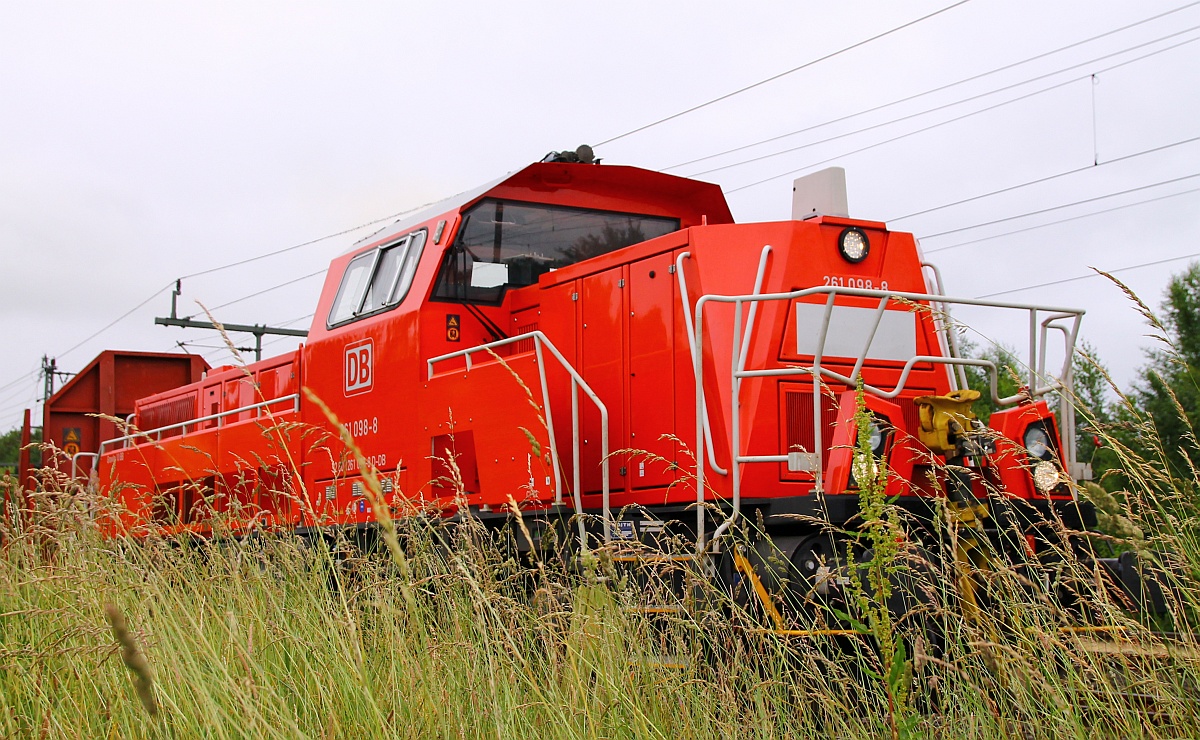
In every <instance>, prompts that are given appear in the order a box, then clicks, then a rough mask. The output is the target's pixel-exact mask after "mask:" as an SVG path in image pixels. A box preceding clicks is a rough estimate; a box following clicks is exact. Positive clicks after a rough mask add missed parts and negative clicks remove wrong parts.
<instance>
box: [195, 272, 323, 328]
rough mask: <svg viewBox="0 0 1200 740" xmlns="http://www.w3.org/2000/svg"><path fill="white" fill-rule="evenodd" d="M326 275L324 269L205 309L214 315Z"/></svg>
mask: <svg viewBox="0 0 1200 740" xmlns="http://www.w3.org/2000/svg"><path fill="white" fill-rule="evenodd" d="M325 273H326V270H325V269H324V268H322V269H320V270H316V271H315V272H310V273H308V274H307V275H301V276H300V277H298V278H292V279H291V280H287V281H285V282H282V283H279V284H277V285H272V286H270V287H269V288H263V289H262V290H256V291H254V292H253V293H249V294H247V295H244V296H241V297H240V298H234V299H233V300H231V301H226V302H225V303H222V304H220V305H216V306H205V308H207V309H208V312H209V313H212V312H213V311H217V310H220V309H222V308H227V307H229V306H232V305H234V304H236V303H241V302H242V301H248V300H250V299H251V298H257V297H258V296H260V295H264V294H266V293H270V292H272V291H275V290H279V289H280V288H286V287H287V286H289V285H295V284H296V283H300V282H304V281H305V280H311V279H312V278H315V277H316V276H318V275H324V274H325ZM198 315H199V314H193V315H191V316H187V317H185V318H188V319H192V318H195V317H196V316H198Z"/></svg>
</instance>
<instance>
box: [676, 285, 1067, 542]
mask: <svg viewBox="0 0 1200 740" xmlns="http://www.w3.org/2000/svg"><path fill="white" fill-rule="evenodd" d="M938 282H939V285H938V288H939V289H940V276H939V280H938ZM818 295H826V296H827V299H826V301H825V306H824V308H825V311H824V314H823V318H822V322H821V327H820V329H819V332H818V337H817V344H816V348H815V353H814V354H813V363H812V365H811V366H809V367H801V366H791V367H783V368H775V369H767V370H745V369H743V368H744V366H745V358H744V356H743V355H744V353H745V352H746V348H747V347H748V345H749V341H750V338H749V337H748V336H747V337H744V338H743V337H742V336H740V330H741V317H742V306H743V304H745V303H750V304H751V307H754V306H756V305H757V304H758V302H760V301H789V302H790V301H794V300H796V299H798V298H804V297H807V296H818ZM837 296H857V297H863V298H878V299H879V305H878V306H877V307H876V310H875V312H874V321H873V322H872V324H871V326H870V331H869V332H868V334H867V341H866V342H865V346H864V347H863V349H862V351H861V353H860V354H859V356H858V357H856V358H855V359H854V366H853V370H852V372H851V374H850V375H849V376H846V375H843V374H841V373H838V372H835V371H833V370H830V369H828V368H824V367H822V366H821V363H822V360H823V353H824V351H825V343H826V339H827V335H828V331H829V325H830V319H831V317H832V312H833V308H834V306H835V304H834V300H835V298H836V297H837ZM892 301H903V302H908V303H919V302H924V303H930V304H936V305H940V306H941V307H943V310H947V309H945V307H946V306H947V305H948V304H962V305H973V306H982V307H988V308H1005V309H1014V310H1020V311H1027V312H1028V313H1029V321H1030V347H1029V351H1030V355H1029V362H1028V366H1029V385H1028V388H1027V389H1026V390H1024V391H1023V392H1021V393H1017V394H1015V395H1012V396H1007V397H1004V398H1000V396H999V392H998V377H997V370H996V367H995V364H994V363H992V362H990V361H988V360H972V359H966V358H959V357H956V356H948V357H942V356H937V355H917V356H914V357H911V358H910V359H909V360H907V361H906V362H905V364H904V367H903V369H902V370H901V373H900V377H899V379H898V380H897V381H896V386H895V387H894V388H893V389H892V390H890V391H887V390H884V389H882V388H877V387H875V386H872V385H869V384H865V383H864V384H863V388H864V390H865V391H867V392H869V393H871V394H872V395H875V396H878V397H881V398H889V399H890V398H895V397H897V396H898V395H899V394H900V393H901V392H902V391H903V390H904V387H905V384H906V383H907V381H908V377H909V375H910V374H911V372H912V370H913V368H914V367H915V366H916V365H917V364H918V363H931V364H945V365H955V366H959V367H960V368H962V367H963V366H976V367H983V368H985V369H986V370H988V376H989V384H990V391H991V396H992V400H993V401H994V402H996V404H997V405H1001V406H1003V405H1009V404H1012V403H1016V402H1018V401H1020V400H1022V399H1024V398H1036V397H1038V396H1042V395H1045V394H1046V393H1049V392H1051V391H1054V390H1059V389H1062V388H1064V387H1066V384H1068V383H1070V381H1071V373H1070V365H1071V360H1072V355H1073V350H1074V345H1075V340H1076V338H1077V337H1078V333H1079V324H1080V321H1081V320H1082V317H1083V314H1084V311H1083V310H1077V309H1070V308H1060V307H1054V306H1036V305H1030V304H1021V303H1009V302H1002V301H987V300H983V299H977V298H950V297H948V296H946V295H945V294H935V293H910V292H902V291H886V290H873V289H868V288H843V287H838V286H821V287H814V288H808V289H803V290H795V291H790V292H787V293H769V294H759V293H758V292H757V291H755V293H753V294H750V295H738V296H728V295H715V294H712V295H704V296H701V297H700V298H699V299H698V300H697V301H696V304H695V318H694V321H692V322H689V323H690V324H691V325H692V326H694V332H692V333H691V336H690V338H691V339H692V345H693V346H692V353H693V357H694V358H695V357H697V356H699V355H700V353H701V352H702V350H703V346H704V344H703V341H704V340H703V329H704V306H705V305H706V304H707V303H710V302H717V303H732V304H734V326H733V332H732V335H733V341H732V347H731V351H732V358H731V360H732V367H733V372H732V373H731V386H732V387H731V408H730V421H729V423H730V425H731V426H730V444H731V450H730V469H731V472H732V494H733V496H732V501H731V502H730V503H731V505H732V512H731V514H730V516H729V518H728V519H727V520H726V522H725V523H724V524H722V525H721V526H720V527H719V528H718V529H717V530H716V532H715V533H714V536H713V539H715V538H716V537H718V536H720V535H721V534H722V533H723V532H725V531H726V530H727V529H728V528H729V525H731V524H732V522H733V521H734V520H735V519H736V518H737V517H738V516H739V514H740V507H741V485H740V483H741V475H740V465H741V463H745V462H782V461H785V460H787V456H786V455H742V454H741V449H740V444H741V436H740V424H741V419H740V403H739V395H740V394H739V389H740V387H741V385H740V384H741V380H742V379H744V378H751V377H777V376H785V375H809V376H811V377H812V378H813V379H814V382H813V396H814V403H813V432H814V441H815V446H816V455H817V465H816V470H815V471H814V478H815V492H816V493H818V494H819V493H820V492H821V491H822V490H823V482H824V459H823V458H824V446H823V445H822V440H821V434H822V429H821V422H820V420H821V400H822V399H821V385H822V384H821V383H820V382H819V379H821V378H830V379H833V380H837V381H839V382H842V383H844V384H846V385H847V386H849V387H851V388H853V387H855V386H856V385H857V384H858V382H859V380H860V375H861V372H862V368H863V365H864V364H865V362H866V360H867V353H868V352H869V351H870V346H871V343H872V341H873V339H874V336H875V333H876V332H877V331H878V329H879V325H880V323H881V321H882V318H883V316H884V311H885V310H886V309H887V307H888V304H889V303H890V302H892ZM1039 311H1041V312H1045V313H1049V314H1051V315H1050V316H1048V317H1045V318H1043V319H1042V321H1041V322H1040V323H1039V321H1038V318H1039V317H1038V312H1039ZM1063 319H1073V322H1072V323H1071V325H1070V326H1069V327H1068V326H1064V325H1062V324H1061V323H1056V322H1060V321H1061V320H1063ZM1039 327H1040V329H1041V331H1040V335H1039V331H1038V330H1039ZM750 328H751V327H748V330H749V329H750ZM1049 329H1057V330H1059V331H1062V332H1063V335H1064V344H1065V348H1066V354H1065V358H1064V368H1063V370H1062V371H1060V374H1059V378H1058V380H1057V381H1056V382H1052V383H1048V384H1045V385H1040V384H1039V378H1045V377H1046V376H1045V372H1044V371H1045V362H1046V354H1047V352H1046V349H1047V347H1046V345H1047V336H1046V335H1047V332H1048V330H1049ZM951 342H953V340H951ZM947 349H951V348H947ZM951 353H952V354H953V350H952V349H951ZM693 370H694V372H695V376H696V377H695V381H696V413H697V425H696V426H697V429H696V438H697V441H699V440H700V438H701V435H702V434H705V433H706V432H707V431H708V430H707V429H705V428H704V425H703V424H702V422H701V420H700V414H701V413H702V411H703V410H705V409H706V403H705V399H704V382H703V364H702V362H700V361H698V360H694V361H693ZM960 372H962V371H961V370H960ZM1073 456H1074V445H1073V444H1066V445H1064V463H1065V464H1066V466H1067V469H1068V470H1071V469H1073V467H1074V465H1073V464H1074V459H1073ZM704 477H705V474H704V466H702V465H697V466H696V503H697V536H696V543H697V545H696V546H697V551H698V552H700V553H703V552H704V550H705V548H706V543H705V531H704V530H705V527H704V519H705V516H704Z"/></svg>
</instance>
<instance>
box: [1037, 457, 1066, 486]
mask: <svg viewBox="0 0 1200 740" xmlns="http://www.w3.org/2000/svg"><path fill="white" fill-rule="evenodd" d="M1061 480H1062V476H1060V475H1059V474H1058V466H1057V465H1055V464H1054V463H1052V462H1050V461H1048V460H1042V461H1041V462H1039V463H1038V464H1037V465H1034V466H1033V484H1034V485H1035V486H1037V489H1038V490H1039V491H1041V492H1042V493H1046V492H1047V491H1049V490H1050V489H1052V488H1054V487H1055V486H1057V485H1058V484H1059V483H1060V482H1061Z"/></svg>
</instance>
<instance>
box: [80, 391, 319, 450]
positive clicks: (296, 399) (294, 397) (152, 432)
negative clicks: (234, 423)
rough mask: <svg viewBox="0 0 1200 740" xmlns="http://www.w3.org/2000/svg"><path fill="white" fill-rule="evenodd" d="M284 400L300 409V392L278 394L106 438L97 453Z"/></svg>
mask: <svg viewBox="0 0 1200 740" xmlns="http://www.w3.org/2000/svg"><path fill="white" fill-rule="evenodd" d="M285 401H291V402H292V411H299V410H300V394H299V393H293V394H291V395H288V396H280V397H279V398H273V399H271V400H270V401H261V402H259V403H253V404H250V405H249V406H241V407H239V408H236V409H230V410H229V411H222V412H220V413H216V414H209V415H208V416H201V417H199V418H196V419H188V420H187V421H181V422H178V423H176V424H169V425H167V426H163V427H157V428H155V429H148V430H146V431H144V432H143V431H140V430H139V431H136V432H134V433H133V434H126V435H125V436H123V437H114V438H113V439H106V440H104V441H103V442H101V443H100V451H99V453H98V454H100V455H103V454H104V448H105V447H107V446H109V445H116V444H118V443H124V442H128V441H130V440H135V439H142V440H145V441H150V437H151V436H153V437H154V440H153V441H155V442H159V441H162V435H163V432H169V431H171V430H172V429H182V430H183V435H185V436H186V435H187V433H188V429H187V428H188V427H190V426H196V425H199V424H204V423H205V422H209V421H213V420H215V421H216V422H217V427H221V426H222V424H221V422H222V420H223V419H225V418H226V417H229V416H233V415H234V414H242V413H245V412H247V411H255V412H257V411H261V410H262V409H264V408H267V407H268V406H274V405H275V404H278V403H284V402H285ZM261 417H262V414H261V413H256V414H255V415H254V418H255V419H258V418H261ZM139 444H140V443H139Z"/></svg>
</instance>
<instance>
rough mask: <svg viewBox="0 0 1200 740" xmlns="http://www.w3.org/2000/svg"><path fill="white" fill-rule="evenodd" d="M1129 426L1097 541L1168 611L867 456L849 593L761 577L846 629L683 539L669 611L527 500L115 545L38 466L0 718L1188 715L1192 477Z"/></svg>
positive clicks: (196, 725)
mask: <svg viewBox="0 0 1200 740" xmlns="http://www.w3.org/2000/svg"><path fill="white" fill-rule="evenodd" d="M860 426H861V427H862V428H865V425H860ZM1110 443H1111V444H1114V445H1116V444H1119V443H1118V442H1117V440H1115V439H1114V440H1111V441H1110ZM1150 449H1151V451H1152V454H1149V455H1147V454H1141V455H1139V454H1137V453H1135V452H1134V451H1133V450H1130V449H1128V448H1120V450H1121V454H1122V455H1123V459H1124V461H1125V465H1126V466H1127V475H1128V479H1129V480H1130V481H1131V484H1130V490H1129V491H1127V492H1125V493H1124V494H1123V495H1121V496H1118V497H1115V498H1113V499H1111V500H1108V501H1106V502H1105V506H1106V507H1108V508H1109V509H1111V511H1109V512H1108V513H1109V515H1110V516H1113V517H1117V518H1118V520H1120V521H1122V522H1124V523H1125V524H1127V525H1128V526H1127V527H1125V528H1124V529H1121V528H1115V529H1113V530H1112V532H1113V533H1111V534H1108V535H1104V536H1103V537H1099V538H1093V539H1092V540H1091V544H1092V545H1093V546H1096V547H1099V548H1101V549H1102V550H1103V549H1107V550H1112V551H1114V552H1115V551H1118V550H1122V549H1134V550H1137V551H1139V552H1141V553H1142V555H1143V558H1144V560H1145V562H1147V563H1150V564H1153V565H1154V566H1155V567H1161V568H1164V569H1165V570H1166V572H1167V574H1166V575H1165V576H1164V578H1165V579H1168V580H1170V582H1171V584H1170V585H1171V586H1172V587H1173V588H1171V589H1170V599H1169V600H1168V601H1169V613H1168V614H1167V615H1165V616H1162V617H1159V618H1156V619H1149V618H1144V617H1142V616H1139V615H1138V614H1137V613H1136V612H1134V611H1133V610H1131V609H1130V608H1129V607H1130V604H1128V603H1127V602H1124V601H1122V597H1121V596H1120V594H1119V593H1115V592H1114V591H1113V590H1112V589H1111V588H1109V587H1107V586H1106V584H1105V579H1104V577H1103V571H1102V569H1101V568H1100V567H1099V566H1098V565H1097V564H1096V563H1095V561H1094V560H1093V559H1091V558H1090V557H1088V556H1087V549H1086V548H1081V547H1080V544H1081V542H1082V541H1083V537H1082V535H1081V533H1077V532H1072V531H1070V530H1069V529H1068V528H1067V527H1066V526H1065V525H1064V524H1063V523H1062V522H1049V523H1047V525H1046V527H1045V528H1044V530H1043V534H1042V542H1041V551H1040V553H1039V556H1038V557H1039V558H1041V560H1040V563H1038V567H1034V564H1033V563H1032V562H1031V560H1032V559H1031V558H1025V557H1022V556H1020V555H1019V554H1018V555H1017V556H1010V557H1004V556H1001V555H1002V554H998V553H996V552H994V551H991V550H990V549H989V548H990V547H991V546H990V545H989V544H988V543H987V542H986V541H985V538H980V537H977V534H978V533H977V532H975V531H974V530H972V529H971V528H970V527H969V526H967V525H963V524H962V523H961V522H960V523H958V524H955V523H953V522H954V517H953V516H952V515H951V514H950V513H949V512H946V513H945V514H944V515H943V517H942V520H941V522H940V523H937V522H935V526H934V530H935V531H933V532H928V531H926V532H922V531H921V530H920V526H919V525H918V523H916V522H912V521H908V520H907V519H905V518H904V517H903V515H902V512H900V511H899V510H898V509H896V508H895V507H894V506H892V504H891V503H890V502H888V501H887V500H886V499H884V498H883V497H882V484H883V476H886V475H887V474H888V473H887V471H886V470H885V469H883V468H880V469H879V470H877V471H873V472H872V471H867V470H866V469H864V468H862V467H861V466H860V467H859V468H858V470H859V473H860V474H861V475H862V477H863V480H864V481H865V482H866V483H865V485H864V489H866V493H865V494H864V499H863V506H862V508H861V521H860V522H859V523H858V524H859V526H858V529H857V530H856V531H855V532H833V533H831V534H834V535H836V536H838V537H839V538H841V539H842V541H844V542H847V543H848V546H849V556H850V561H851V562H852V563H854V565H853V566H848V567H845V568H843V569H842V570H841V571H839V572H840V573H842V574H848V586H847V588H848V590H849V591H850V592H851V598H847V599H844V600H843V601H842V602H840V603H839V604H837V605H830V604H827V603H822V602H821V601H820V599H812V600H807V601H806V599H805V598H803V596H805V594H802V595H801V597H800V598H797V599H794V600H792V601H793V602H794V603H785V602H787V601H788V600H786V599H780V604H779V606H780V607H781V608H785V609H786V611H787V614H788V618H789V619H790V620H791V621H792V624H791V626H792V627H793V628H794V629H796V630H804V629H811V628H817V627H823V626H830V625H831V624H835V623H837V624H843V625H846V624H849V625H852V626H853V627H854V629H853V630H852V634H840V635H795V634H794V635H790V636H789V635H780V634H777V633H775V632H773V631H772V630H770V629H768V628H769V627H770V623H769V622H768V621H767V620H765V618H764V616H763V613H762V610H761V609H760V608H759V607H758V606H757V605H756V604H755V602H754V600H753V599H752V598H745V596H746V593H747V591H748V589H747V587H746V582H745V579H739V578H737V577H736V576H735V577H734V578H732V579H731V578H729V577H728V576H727V577H725V578H724V579H722V578H711V577H709V575H710V574H708V573H704V572H701V571H699V570H696V569H691V567H690V566H689V565H687V564H682V565H678V566H672V567H679V568H682V569H683V573H682V578H683V581H684V582H685V583H686V584H687V587H686V588H684V589H682V591H683V592H684V594H685V596H686V598H684V599H683V600H682V601H680V602H679V603H680V604H681V605H683V606H685V607H686V609H684V610H681V611H679V612H671V613H667V614H666V615H661V614H659V615H651V614H647V613H645V610H641V609H638V608H637V607H638V606H639V605H641V606H644V605H646V604H647V603H650V604H653V603H656V602H659V601H660V600H662V599H665V598H671V596H670V595H667V594H661V593H659V594H649V595H648V594H647V588H646V583H647V579H645V578H638V577H634V576H632V575H631V574H630V573H629V571H628V569H623V568H622V566H621V564H620V563H619V562H614V558H613V557H612V555H613V552H612V551H604V550H601V551H600V552H599V553H597V555H598V557H595V558H589V559H587V560H586V561H579V560H577V559H573V558H571V557H569V556H568V557H556V556H555V555H554V553H556V552H561V551H562V550H563V548H562V547H560V546H559V544H561V543H559V544H556V543H553V542H550V543H549V544H545V545H544V546H543V547H541V548H534V549H532V550H531V549H530V548H528V547H523V546H521V543H529V542H531V541H533V540H535V539H538V538H537V537H535V536H534V535H533V534H531V530H536V531H537V532H539V533H541V540H542V542H543V543H545V542H547V541H548V540H553V539H554V538H553V536H552V535H553V534H554V530H553V529H542V528H539V526H538V525H539V523H538V522H537V521H535V520H534V519H533V516H532V515H528V514H527V515H526V518H525V519H521V518H516V519H514V520H513V521H512V523H511V524H510V525H509V526H508V527H506V528H504V529H501V530H498V531H497V530H493V529H488V528H487V527H484V526H483V525H482V524H481V523H480V522H478V521H476V520H473V519H471V518H470V517H466V518H463V519H461V520H456V521H447V520H443V519H441V518H438V517H433V518H423V517H412V518H405V519H399V520H396V521H395V522H392V523H390V524H389V523H385V527H384V529H385V530H386V531H384V532H383V538H382V540H381V546H380V547H379V548H378V550H377V551H372V552H361V551H359V550H357V549H355V548H354V547H352V546H351V545H350V544H349V543H347V542H345V541H341V540H338V539H320V538H317V539H302V538H299V537H295V536H291V535H284V534H274V535H272V534H266V533H262V534H256V535H254V536H250V537H244V538H241V539H226V540H224V541H219V542H213V541H192V542H180V541H178V540H154V539H151V540H149V541H142V542H128V541H122V540H102V539H100V538H99V537H98V535H97V533H96V531H95V528H94V526H93V525H92V523H91V514H90V512H92V511H94V506H95V504H96V502H95V501H93V500H92V499H91V498H90V497H91V494H90V493H88V491H87V490H86V489H84V488H81V487H79V486H78V485H77V484H75V483H73V482H70V481H67V480H64V479H61V478H60V479H47V480H46V483H45V486H44V488H43V490H40V491H38V492H36V493H35V494H34V499H35V503H36V514H31V513H30V512H19V511H10V512H9V515H10V516H9V518H8V519H7V522H6V524H5V527H4V530H3V532H0V536H2V537H3V542H4V545H3V549H2V550H0V734H3V735H4V736H6V737H35V736H36V737H88V738H90V737H130V736H132V737H193V736H203V737H222V738H223V737H267V738H269V737H287V738H293V737H481V738H482V737H499V738H505V737H538V738H549V737H563V738H575V737H608V738H617V737H659V738H672V739H674V738H690V737H763V738H776V737H810V736H830V737H864V738H865V737H894V738H899V737H939V738H993V737H1004V738H1008V737H1030V738H1035V737H1036V738H1042V737H1047V738H1050V737H1070V738H1080V737H1195V736H1198V735H1200V700H1198V696H1200V649H1198V646H1197V642H1196V633H1195V631H1194V627H1195V625H1196V619H1195V614H1196V610H1197V605H1200V580H1198V579H1197V576H1198V575H1200V542H1197V537H1198V535H1197V529H1196V526H1197V525H1196V522H1197V521H1200V480H1198V479H1196V478H1195V477H1193V478H1192V479H1190V480H1181V479H1179V478H1178V477H1172V476H1171V475H1168V474H1166V473H1165V472H1164V470H1165V469H1166V468H1165V467H1164V465H1165V460H1164V458H1163V456H1162V455H1155V454H1153V449H1154V448H1153V447H1151V448H1150ZM368 484H369V487H371V488H373V489H374V490H373V491H372V492H371V495H372V496H379V495H380V494H379V490H378V486H377V482H375V481H370V480H369V481H368ZM997 501H998V500H997ZM996 505H999V504H998V503H997V504H996ZM374 508H376V509H378V510H381V511H386V510H387V507H386V506H376V507H374ZM514 508H515V503H514ZM749 524H750V526H749V527H747V531H748V534H746V535H745V536H746V541H745V543H744V544H745V545H747V546H753V544H754V543H753V537H752V532H751V530H753V529H754V527H753V524H754V523H753V522H750V523H749ZM1125 524H1122V526H1123V527H1124V526H1125ZM563 531H573V530H571V529H569V528H568V529H565V530H563ZM1014 534H1018V533H1014ZM560 536H561V537H563V538H565V537H567V536H568V535H565V534H563V535H560ZM931 550H940V551H941V552H956V551H957V552H961V553H963V556H962V557H960V558H958V559H954V558H931V557H930V556H929V553H930V551H931ZM616 560H618V561H619V560H620V558H617V559H616ZM1048 572H1053V573H1054V574H1055V582H1054V585H1051V586H1049V587H1048V586H1047V585H1046V584H1045V583H1044V582H1043V581H1042V579H1041V575H1042V574H1043V573H1048ZM664 580H670V579H664ZM739 581H740V582H739ZM783 581H784V583H782V584H778V583H777V584H774V585H777V586H781V587H783V588H786V587H787V583H786V574H785V577H784V579H783ZM972 593H974V594H977V598H975V599H972V598H971V594H972ZM675 596H678V594H676V595H675ZM648 600H649V601H648ZM1083 625H1087V626H1091V627H1097V626H1099V627H1103V628H1104V629H1103V630H1099V631H1080V630H1078V629H1076V628H1078V627H1080V626H1083ZM1164 628H1166V629H1169V630H1170V631H1171V633H1172V634H1170V635H1169V636H1166V635H1164V634H1163V633H1162V630H1163V629H1164Z"/></svg>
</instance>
